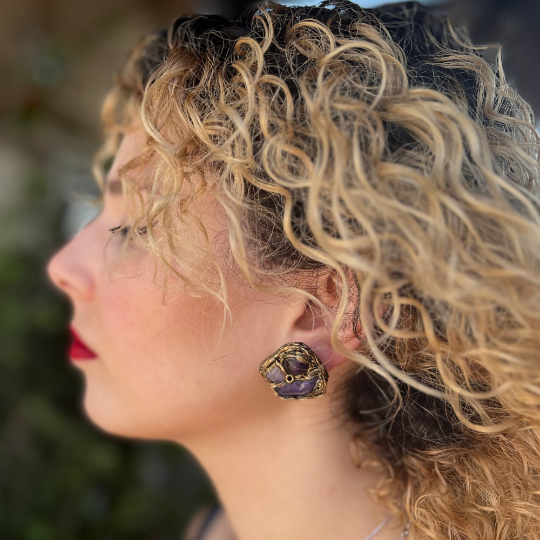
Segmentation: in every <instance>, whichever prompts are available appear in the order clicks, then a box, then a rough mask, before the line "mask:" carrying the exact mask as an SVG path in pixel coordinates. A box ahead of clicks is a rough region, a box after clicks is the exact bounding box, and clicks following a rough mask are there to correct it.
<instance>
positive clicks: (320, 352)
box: [289, 272, 363, 371]
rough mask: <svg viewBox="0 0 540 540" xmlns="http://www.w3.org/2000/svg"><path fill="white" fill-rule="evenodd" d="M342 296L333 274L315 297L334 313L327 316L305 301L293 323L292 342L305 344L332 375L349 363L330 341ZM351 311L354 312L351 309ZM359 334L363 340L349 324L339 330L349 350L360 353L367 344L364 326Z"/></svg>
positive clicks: (291, 330) (326, 279)
mask: <svg viewBox="0 0 540 540" xmlns="http://www.w3.org/2000/svg"><path fill="white" fill-rule="evenodd" d="M338 292H339V291H338V287H337V282H336V274H335V272H332V273H330V275H328V276H327V277H326V276H325V277H324V279H322V281H320V282H319V283H318V287H317V290H316V292H315V293H314V294H313V296H315V297H316V298H318V299H319V300H320V301H321V302H322V303H323V304H324V305H325V306H328V307H329V308H330V310H331V312H332V313H331V314H329V315H325V313H324V312H323V311H322V310H321V308H320V307H319V306H318V305H317V304H316V303H314V302H312V301H311V300H309V301H307V300H304V301H303V303H302V306H300V309H298V311H297V312H296V313H297V314H295V317H293V319H292V320H291V323H290V334H289V336H290V339H289V341H301V342H303V343H305V344H306V345H307V346H308V347H310V348H311V349H312V350H313V352H315V354H316V355H317V356H318V357H319V358H320V359H321V362H322V363H323V364H324V366H325V367H326V369H327V370H328V371H330V370H331V369H333V368H334V367H336V366H338V365H339V364H342V363H343V362H345V361H346V360H349V359H348V358H347V357H346V356H344V355H343V354H341V353H338V352H337V351H336V350H335V349H334V347H333V346H332V343H331V338H330V335H331V328H332V323H333V321H334V319H335V315H334V313H335V312H336V311H337V307H338V305H339V294H338ZM302 308H303V309H302ZM332 308H334V309H332ZM348 309H351V307H349V308H348ZM356 334H358V336H360V339H359V338H358V337H357V336H356V335H355V333H354V332H353V329H352V327H351V325H350V324H349V325H347V326H346V327H345V328H341V329H339V330H338V334H337V337H338V340H339V341H340V342H341V343H342V344H343V345H344V346H345V347H346V348H348V349H350V350H351V351H353V350H356V349H358V348H359V347H360V345H361V344H362V342H363V339H362V337H363V333H362V328H361V326H360V323H358V327H357V328H356Z"/></svg>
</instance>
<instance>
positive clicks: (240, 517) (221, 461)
mask: <svg viewBox="0 0 540 540" xmlns="http://www.w3.org/2000/svg"><path fill="white" fill-rule="evenodd" d="M328 397H329V396H325V398H328ZM276 399H277V398H276ZM291 401H292V400H291ZM329 403H330V400H329V399H320V400H319V401H317V399H314V400H304V401H293V402H287V403H285V405H287V407H284V408H282V409H281V414H280V415H279V416H277V417H272V422H269V421H263V420H261V419H260V418H259V421H257V422H253V423H252V424H250V425H245V424H244V425H242V426H235V428H234V429H233V430H231V429H230V426H229V428H227V430H223V431H222V432H219V431H213V432H212V440H207V439H206V440H201V439H198V440H196V441H195V440H192V441H191V442H190V443H189V444H185V441H183V442H182V444H184V446H187V447H188V448H189V449H190V450H191V451H192V452H193V453H194V455H195V456H196V457H197V458H198V460H199V461H200V463H201V464H202V466H203V467H204V468H205V470H206V471H207V473H208V474H209V475H210V478H211V479H212V481H213V483H214V486H215V488H216V490H217V493H218V495H219V498H220V501H221V503H222V504H223V506H224V508H225V510H226V512H227V515H228V519H229V521H230V523H231V525H232V527H233V529H234V531H235V533H236V536H237V538H238V540H253V539H254V538H256V539H257V540H275V539H276V538H279V539H280V540H293V539H295V540H296V539H298V538H310V539H311V540H323V539H324V540H328V538H339V539H340V540H349V539H350V540H364V538H366V537H367V536H368V535H369V534H370V533H371V532H372V531H373V530H374V529H375V528H376V527H377V526H378V525H379V524H380V523H381V522H382V521H383V520H384V519H385V518H386V517H387V516H388V515H389V514H390V510H389V508H388V507H387V506H386V505H384V504H383V503H380V502H377V501H375V500H374V498H373V497H372V496H371V495H370V493H369V490H370V489H373V488H374V487H375V486H376V485H377V483H378V482H379V481H380V480H381V479H382V476H381V473H380V472H376V471H375V470H373V469H370V468H369V467H363V468H361V469H359V468H358V467H356V466H355V465H354V463H353V461H352V459H351V455H350V441H351V432H350V428H347V427H346V425H345V423H344V422H343V421H342V419H340V418H338V417H336V416H335V415H334V414H332V413H331V411H330V407H329ZM401 530H402V527H399V521H398V519H396V518H393V519H391V520H390V521H389V522H388V524H387V525H386V526H385V527H384V528H383V529H382V530H381V531H380V532H379V533H378V534H377V535H376V538H377V540H397V539H398V538H399V536H400V533H401Z"/></svg>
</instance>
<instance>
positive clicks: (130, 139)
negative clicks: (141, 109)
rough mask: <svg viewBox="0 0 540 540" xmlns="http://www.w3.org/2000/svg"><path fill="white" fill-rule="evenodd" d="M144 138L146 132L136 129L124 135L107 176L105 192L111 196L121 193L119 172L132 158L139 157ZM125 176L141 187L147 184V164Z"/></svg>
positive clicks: (148, 172) (131, 170) (148, 171)
mask: <svg viewBox="0 0 540 540" xmlns="http://www.w3.org/2000/svg"><path fill="white" fill-rule="evenodd" d="M146 137H147V135H146V132H145V131H144V130H143V129H138V130H136V131H132V132H130V133H127V134H126V135H124V137H123V138H122V141H121V143H120V145H119V147H118V150H117V152H116V155H115V157H114V161H113V163H112V165H111V168H110V170H109V173H108V175H107V180H106V190H107V191H109V192H110V193H112V194H117V193H120V192H121V191H122V187H121V184H120V183H119V171H120V169H121V168H122V167H124V165H126V164H127V163H129V162H130V161H131V160H132V159H133V158H136V157H138V156H140V155H141V153H142V151H143V149H144V147H145V143H146ZM126 174H127V176H128V177H129V178H130V180H131V181H133V182H134V183H135V184H137V185H140V186H141V187H142V186H144V185H145V184H147V181H148V177H149V174H150V170H149V164H146V165H141V166H137V167H135V168H133V169H130V170H129V171H128V172H127V173H126Z"/></svg>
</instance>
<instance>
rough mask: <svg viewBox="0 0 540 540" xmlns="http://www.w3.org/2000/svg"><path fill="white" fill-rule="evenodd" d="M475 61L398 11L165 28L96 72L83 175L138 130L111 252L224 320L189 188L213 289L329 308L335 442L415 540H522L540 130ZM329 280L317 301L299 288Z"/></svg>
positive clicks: (317, 9) (538, 477) (538, 265)
mask: <svg viewBox="0 0 540 540" xmlns="http://www.w3.org/2000/svg"><path fill="white" fill-rule="evenodd" d="M486 48H487V47H475V46H473V45H472V44H471V43H470V40H469V39H468V37H467V35H466V32H465V31H463V30H462V29H458V28H454V27H453V26H452V25H451V23H450V22H449V21H448V19H447V18H446V17H443V16H440V15H436V14H435V13H433V12H431V11H430V10H429V9H427V8H425V7H424V6H422V5H421V4H418V3H416V2H404V3H398V4H391V5H387V6H383V7H380V8H375V9H362V8H361V7H359V6H358V5H356V4H354V3H352V2H348V1H342V0H339V1H336V2H330V1H325V2H322V3H321V4H319V5H317V6H307V7H299V6H292V7H285V6H282V5H280V4H274V3H269V4H258V5H256V6H252V7H250V8H248V9H247V10H246V11H245V12H244V13H243V15H242V16H241V17H240V18H239V19H238V20H234V21H229V20H226V19H225V18H222V17H220V16H190V17H185V18H179V19H177V20H175V21H174V22H173V23H172V24H171V25H170V26H169V27H168V28H165V29H163V30H160V31H157V32H154V33H152V34H150V35H147V36H144V37H143V38H142V39H141V40H140V42H139V43H138V44H137V45H136V47H135V48H134V49H133V50H132V52H131V54H130V56H129V58H128V59H127V61H126V62H125V64H124V65H123V67H122V68H121V69H120V70H119V71H118V73H116V75H115V80H114V85H113V87H112V89H111V90H110V92H109V94H108V96H107V98H106V100H105V103H104V106H103V114H102V118H103V121H104V124H105V126H106V138H105V142H104V144H103V147H102V148H101V150H100V151H99V152H98V154H97V155H96V160H95V167H94V170H95V175H96V178H97V180H98V182H99V183H100V185H102V186H103V179H104V174H105V170H106V164H107V163H108V162H110V159H111V157H112V156H113V155H114V153H115V152H116V150H117V148H118V145H119V142H120V140H121V137H122V135H124V134H125V133H127V132H129V131H130V130H131V129H133V127H134V126H135V119H136V118H141V119H142V124H143V126H144V130H145V131H146V133H147V142H146V147H145V151H144V152H143V153H142V154H141V156H140V159H137V160H134V161H133V162H132V163H130V164H128V165H127V166H126V167H124V169H123V170H122V174H121V178H122V182H123V185H124V190H125V193H126V195H127V196H129V197H130V200H132V201H133V202H136V201H137V200H138V201H139V202H143V201H142V199H141V197H140V196H139V195H140V193H139V192H138V186H137V185H136V184H135V183H134V182H133V181H130V180H129V179H128V178H127V176H126V175H125V173H126V172H127V171H128V170H129V169H130V167H133V166H136V165H138V164H140V163H146V162H147V160H148V159H150V158H151V157H152V158H154V159H155V160H156V163H157V167H156V169H155V173H154V174H153V178H152V182H151V185H150V190H149V196H148V198H147V200H145V201H144V202H143V204H142V205H137V204H134V205H132V207H133V211H132V214H131V215H130V223H131V224H132V225H133V227H132V229H131V230H132V231H137V230H139V231H141V230H144V232H145V234H144V235H140V234H135V233H133V234H132V235H131V237H132V238H131V239H132V240H133V241H134V242H136V243H137V245H140V246H141V247H143V248H144V249H147V250H149V251H150V252H151V253H152V254H153V255H154V256H155V261H156V264H157V263H158V262H159V261H161V263H162V264H163V265H164V268H166V269H167V272H173V273H174V274H175V275H176V276H178V277H179V278H180V279H181V280H182V281H183V282H184V283H185V284H186V285H187V286H189V291H190V292H189V293H190V294H199V295H200V294H211V295H213V296H215V298H216V299H218V300H219V301H220V302H221V303H222V305H223V307H224V319H223V320H224V325H225V321H226V315H227V313H228V306H227V289H226V279H225V272H224V271H223V270H222V268H221V267H220V265H219V264H218V262H217V260H216V258H215V256H214V253H213V251H212V246H210V243H209V241H208V237H207V235H206V233H205V229H204V225H203V224H202V223H201V222H200V220H198V219H197V216H196V214H195V213H193V212H191V211H190V204H191V203H192V202H193V201H195V200H196V199H197V198H198V197H199V196H200V195H201V194H203V193H205V192H211V193H213V195H214V196H215V198H216V199H217V201H219V203H220V204H221V205H222V206H223V208H224V210H225V212H226V215H227V219H228V226H229V227H228V231H229V239H228V240H229V241H228V243H227V246H226V252H227V254H228V255H230V257H228V259H227V260H229V261H230V263H231V264H230V266H229V269H228V272H229V275H230V276H238V275H241V276H243V277H244V278H245V279H246V280H247V282H248V283H249V284H250V285H251V286H252V287H254V288H255V289H256V290H259V291H265V292H274V293H281V292H294V293H295V294H301V295H304V296H305V297H306V298H308V299H309V300H310V301H311V302H314V303H317V304H318V305H319V307H320V308H321V309H323V310H327V309H328V310H331V311H332V314H333V315H334V317H335V322H334V325H333V326H332V345H333V346H334V348H335V349H336V350H337V351H338V352H340V353H342V354H344V355H345V356H346V357H348V358H350V359H351V360H353V361H354V362H356V363H357V364H358V366H359V368H358V369H356V371H355V373H354V374H353V375H351V378H350V380H347V385H346V387H344V388H343V401H342V403H343V404H344V407H345V410H346V411H347V414H348V418H349V419H350V421H351V422H354V425H355V426H356V433H357V436H356V437H355V441H356V443H355V444H356V445H357V446H356V447H355V448H356V449H357V450H363V449H369V448H371V449H373V448H375V449H376V452H371V453H370V454H368V455H370V456H373V455H374V456H376V458H375V459H376V462H377V463H378V464H379V465H380V466H382V467H384V468H385V469H386V470H387V471H388V474H387V476H386V478H385V480H384V481H383V482H381V484H380V485H379V486H378V490H377V495H378V497H379V498H380V499H381V500H384V501H386V502H387V503H388V504H389V505H390V506H391V507H392V508H394V509H395V510H396V512H401V514H402V516H403V517H404V519H406V520H410V522H411V531H412V533H413V536H414V538H417V539H418V540H424V539H428V538H429V539H437V540H440V539H441V538H451V539H454V540H458V539H474V540H495V539H500V540H502V539H511V538H512V539H517V538H520V539H523V538H527V539H529V540H532V539H533V538H539V537H540V535H539V531H540V309H539V306H540V197H539V176H540V175H539V172H540V168H539V153H538V150H539V142H540V141H539V137H538V135H537V133H536V131H535V128H534V125H535V123H534V117H533V113H532V111H531V109H530V107H529V105H528V104H527V103H526V102H525V101H524V100H523V99H522V98H521V97H520V96H519V95H518V94H517V93H516V92H515V91H514V90H513V89H512V88H511V87H510V86H509V85H508V83H507V82H506V80H505V77H504V72H503V68H502V64H501V52H500V48H499V50H498V53H497V61H496V63H495V64H494V65H491V64H490V63H489V62H487V61H486V60H485V59H484V56H483V51H484V50H485V49H486ZM139 121H140V120H139ZM158 223H159V225H158V226H157V227H156V224H158ZM188 227H192V230H194V231H196V236H193V235H189V234H185V232H182V229H186V230H187V228H188ZM205 239H206V241H204V240H205ZM201 240H202V241H201ZM201 269H202V270H203V271H202V272H201ZM210 269H213V270H215V271H211V270H210ZM328 274H330V275H333V276H334V277H335V282H336V284H337V286H338V288H337V291H338V294H337V296H338V298H339V305H337V303H336V305H335V306H334V307H332V308H329V307H327V306H325V305H323V304H322V303H321V302H319V301H318V299H317V298H316V297H315V296H314V295H313V294H312V293H314V292H315V290H316V286H317V283H319V278H320V276H322V275H328ZM166 275H167V274H166ZM166 285H167V284H166V283H165V289H166ZM360 325H361V329H360ZM346 326H348V327H349V328H351V329H352V331H353V332H355V333H356V334H357V335H358V336H360V335H361V336H362V339H363V345H362V347H361V348H359V349H358V350H354V351H351V350H350V349H347V348H346V347H345V346H344V345H343V343H341V342H340V340H339V339H338V331H339V330H340V329H342V328H344V327H346ZM360 331H361V332H362V334H360V333H359V332H360ZM370 459H371V458H370Z"/></svg>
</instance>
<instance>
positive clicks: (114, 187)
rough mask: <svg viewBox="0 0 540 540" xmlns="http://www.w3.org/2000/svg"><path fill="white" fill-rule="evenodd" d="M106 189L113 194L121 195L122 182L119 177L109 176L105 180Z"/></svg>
mask: <svg viewBox="0 0 540 540" xmlns="http://www.w3.org/2000/svg"><path fill="white" fill-rule="evenodd" d="M105 190H106V191H107V192H108V193H110V194H111V195H120V194H121V193H122V190H123V188H122V182H121V181H120V179H119V178H109V179H108V180H107V181H106V182H105Z"/></svg>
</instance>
